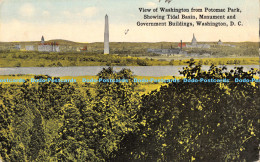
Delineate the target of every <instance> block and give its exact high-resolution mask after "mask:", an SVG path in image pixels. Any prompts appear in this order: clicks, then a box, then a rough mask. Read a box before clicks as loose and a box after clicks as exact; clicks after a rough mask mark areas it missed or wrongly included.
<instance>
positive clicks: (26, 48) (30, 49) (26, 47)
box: [25, 45, 34, 51]
mask: <svg viewBox="0 0 260 162" xmlns="http://www.w3.org/2000/svg"><path fill="white" fill-rule="evenodd" d="M25 50H26V51H34V46H33V45H27V46H25Z"/></svg>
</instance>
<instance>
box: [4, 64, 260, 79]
mask: <svg viewBox="0 0 260 162" xmlns="http://www.w3.org/2000/svg"><path fill="white" fill-rule="evenodd" d="M237 66H239V67H241V66H243V67H244V71H248V70H250V69H251V68H257V69H259V66H258V65H227V66H226V67H227V69H228V71H229V70H230V69H234V67H237ZM106 67H108V66H80V67H14V68H0V75H13V74H34V75H49V76H85V75H97V73H99V72H100V71H101V70H102V69H103V68H106ZM183 67H186V66H183V65H181V66H114V67H113V69H114V70H115V71H120V70H121V69H123V68H127V69H131V70H132V71H133V73H134V75H139V76H154V77H158V76H171V75H172V76H180V74H179V70H182V68H183ZM209 67H210V66H209V65H203V66H202V69H203V70H208V69H209Z"/></svg>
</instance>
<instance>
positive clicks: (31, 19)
mask: <svg viewBox="0 0 260 162" xmlns="http://www.w3.org/2000/svg"><path fill="white" fill-rule="evenodd" d="M252 1H254V2H252ZM247 2H249V0H236V1H235V0H230V1H228V2H226V1H224V0H220V1H205V0H197V1H196V3H195V2H193V1H191V0H182V1H180V0H175V1H172V2H171V3H169V4H165V3H164V2H161V3H159V2H158V0H139V1H126V2H124V3H122V2H120V1H119V0H115V1H112V0H106V1H105V0H97V1H94V2H93V1H89V0H87V1H82V0H74V1H70V2H68V1H65V0H61V1H58V2H53V1H50V0H46V1H32V0H25V1H22V2H21V1H18V0H8V1H7V0H0V8H1V11H0V20H1V22H0V41H1V42H10V41H38V40H39V37H41V36H42V35H44V36H45V37H46V38H47V40H51V39H64V40H70V41H75V42H102V41H103V39H104V16H105V15H106V14H108V15H109V18H110V24H109V25H110V42H163V41H165V42H179V41H180V40H183V41H184V42H190V41H191V38H192V34H193V33H195V35H196V38H197V39H198V42H216V41H218V40H219V39H221V40H222V41H223V42H243V41H252V42H258V41H259V36H258V33H259V21H258V19H259V5H255V4H256V3H257V4H258V3H259V2H258V0H251V1H250V2H251V3H247ZM206 6H207V7H215V8H223V7H239V8H241V9H242V11H243V14H242V15H240V17H239V18H240V19H241V20H242V21H243V22H244V26H243V27H217V28H216V27H138V26H137V25H136V22H137V21H146V20H144V19H143V15H144V13H140V11H139V8H142V7H144V8H157V7H168V8H170V7H176V8H191V7H206ZM126 29H128V33H127V34H125V30H126Z"/></svg>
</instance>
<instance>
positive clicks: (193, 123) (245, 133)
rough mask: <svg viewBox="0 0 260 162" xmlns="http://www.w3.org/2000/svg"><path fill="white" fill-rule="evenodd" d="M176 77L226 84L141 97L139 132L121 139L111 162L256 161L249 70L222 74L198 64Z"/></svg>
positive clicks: (175, 86)
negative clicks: (242, 80)
mask: <svg viewBox="0 0 260 162" xmlns="http://www.w3.org/2000/svg"><path fill="white" fill-rule="evenodd" d="M193 64H194V62H192V60H191V61H190V66H189V67H187V68H184V70H183V71H182V72H181V74H183V75H184V76H185V77H186V78H189V79H199V78H205V79H218V78H219V79H223V78H228V79H229V80H230V82H229V83H207V84H205V83H184V82H183V81H181V82H180V83H170V84H168V85H167V86H162V87H161V88H160V90H158V91H152V92H151V93H150V94H149V95H145V96H143V98H142V106H141V109H140V112H138V116H139V123H140V128H139V129H138V130H137V131H136V132H135V134H131V135H129V136H126V137H125V138H124V140H123V141H122V143H121V145H122V149H121V150H119V151H118V156H117V157H116V158H115V159H116V160H119V161H120V160H125V159H128V160H130V161H134V160H140V161H194V160H195V161H212V160H213V159H214V160H215V161H254V160H257V159H258V151H257V148H258V144H259V143H258V142H257V141H258V137H259V130H258V129H257V120H258V118H257V115H256V114H258V110H257V108H258V104H259V90H258V88H259V87H258V86H257V85H253V84H251V83H234V79H235V78H248V79H251V78H252V77H253V76H254V75H255V74H256V71H255V70H253V69H252V70H251V71H249V72H243V70H242V68H236V70H235V71H233V70H232V71H230V72H224V70H225V68H223V69H222V68H217V67H215V66H211V68H210V69H209V71H208V72H204V71H202V70H201V67H200V65H198V66H194V65H193Z"/></svg>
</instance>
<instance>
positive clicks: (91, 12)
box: [82, 7, 98, 17]
mask: <svg viewBox="0 0 260 162" xmlns="http://www.w3.org/2000/svg"><path fill="white" fill-rule="evenodd" d="M97 13H98V8H97V7H88V8H85V9H84V10H83V12H82V14H83V15H84V16H87V17H92V16H94V15H95V14H97Z"/></svg>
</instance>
